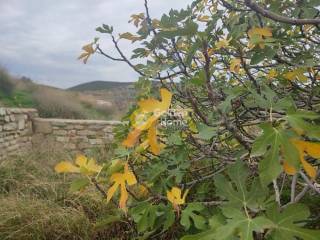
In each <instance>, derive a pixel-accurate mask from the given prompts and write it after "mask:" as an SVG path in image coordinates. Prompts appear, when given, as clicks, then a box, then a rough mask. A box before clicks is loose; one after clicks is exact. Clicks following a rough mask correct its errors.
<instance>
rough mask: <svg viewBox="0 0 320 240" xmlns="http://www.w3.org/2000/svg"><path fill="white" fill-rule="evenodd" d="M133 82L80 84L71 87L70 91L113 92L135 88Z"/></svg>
mask: <svg viewBox="0 0 320 240" xmlns="http://www.w3.org/2000/svg"><path fill="white" fill-rule="evenodd" d="M133 85H134V83H133V82H105V81H93V82H88V83H83V84H79V85H77V86H74V87H71V88H69V89H68V90H71V91H78V92H82V91H99V90H112V89H114V88H117V89H119V88H133Z"/></svg>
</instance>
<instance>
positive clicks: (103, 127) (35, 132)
mask: <svg viewBox="0 0 320 240" xmlns="http://www.w3.org/2000/svg"><path fill="white" fill-rule="evenodd" d="M118 124H120V122H117V121H100V120H74V119H49V118H39V117H38V112H37V110H36V109H23V108H0V159H3V158H4V157H6V156H9V155H15V154H20V153H21V152H24V151H26V150H30V149H32V147H36V146H37V145H39V144H44V145H46V144H50V145H55V146H57V147H59V148H63V149H66V150H68V151H77V152H84V151H86V150H90V149H93V148H101V147H105V146H106V145H108V144H110V142H111V141H112V139H113V133H112V132H113V128H114V127H115V126H116V125H118Z"/></svg>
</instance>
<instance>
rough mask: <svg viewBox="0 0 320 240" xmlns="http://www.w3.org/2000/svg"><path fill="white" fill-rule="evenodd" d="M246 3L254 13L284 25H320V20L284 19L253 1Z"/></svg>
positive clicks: (246, 1)
mask: <svg viewBox="0 0 320 240" xmlns="http://www.w3.org/2000/svg"><path fill="white" fill-rule="evenodd" d="M244 3H245V4H246V6H247V7H249V8H250V9H252V10H253V11H255V12H257V13H259V14H261V15H262V16H264V17H266V18H269V19H272V20H274V21H276V22H282V23H288V24H291V25H307V24H309V25H320V19H319V18H315V19H296V18H289V17H284V16H281V15H278V14H276V13H274V12H271V11H269V10H267V9H264V8H263V7H260V6H259V5H258V4H256V3H254V2H253V1H251V0H245V1H244Z"/></svg>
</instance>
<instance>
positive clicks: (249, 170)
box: [80, 0, 320, 240]
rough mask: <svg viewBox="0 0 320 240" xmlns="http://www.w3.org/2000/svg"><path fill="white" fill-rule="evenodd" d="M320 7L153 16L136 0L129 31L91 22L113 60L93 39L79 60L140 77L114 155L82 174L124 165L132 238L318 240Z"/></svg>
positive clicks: (206, 6)
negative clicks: (112, 64) (127, 44)
mask: <svg viewBox="0 0 320 240" xmlns="http://www.w3.org/2000/svg"><path fill="white" fill-rule="evenodd" d="M319 14H320V12H319V2H318V1H315V0H308V1H289V0H288V1H287V0H286V1H269V0H264V1H259V2H258V1H257V2H255V1H250V0H244V1H230V0H213V1H208V0H195V1H194V2H193V3H192V4H191V5H190V6H187V7H186V9H182V10H171V11H170V12H169V13H168V14H164V15H163V16H162V17H161V19H153V18H152V17H151V15H150V13H149V8H148V3H147V1H145V13H138V14H134V15H132V16H131V20H130V22H132V23H133V24H134V25H135V27H136V28H137V32H136V33H122V34H119V36H117V35H116V34H115V33H114V28H113V27H111V26H108V25H102V26H101V27H98V28H97V29H96V30H97V31H98V32H100V33H101V34H103V35H102V36H106V37H110V39H111V42H112V44H113V45H114V47H115V49H116V50H117V53H118V55H119V56H111V55H109V54H107V53H105V52H104V51H103V49H102V48H101V47H100V45H99V41H100V40H98V39H95V40H94V42H92V43H90V44H89V45H87V46H85V47H84V48H83V49H84V50H85V53H84V54H82V55H81V58H84V60H85V61H87V60H88V58H89V57H90V56H91V55H92V54H100V55H103V56H105V57H106V58H108V59H110V60H113V61H119V62H124V63H126V64H128V66H129V67H131V68H132V69H133V70H134V71H135V72H137V73H138V74H139V76H140V77H139V81H138V82H137V84H136V85H137V89H138V92H139V93H140V94H139V96H138V99H137V102H138V104H137V106H134V107H133V108H132V110H131V111H130V112H129V113H128V114H127V116H125V117H124V119H123V120H124V124H123V125H122V126H119V127H118V129H117V131H116V137H115V144H116V146H117V148H116V150H115V157H114V160H113V161H112V162H110V161H108V162H106V163H105V165H104V167H103V168H102V170H101V171H100V172H99V174H98V176H97V177H95V178H93V179H92V181H93V184H95V185H96V186H98V189H99V188H100V190H101V187H99V184H104V183H105V182H106V181H111V182H110V184H109V186H106V187H105V188H107V189H108V188H111V189H112V188H113V186H114V185H113V186H112V181H114V182H116V181H115V177H114V175H112V174H119V173H118V172H122V168H123V166H125V168H126V169H125V171H126V172H128V173H129V172H130V176H131V180H132V181H131V183H132V184H128V186H126V185H125V184H122V185H121V188H122V190H121V195H120V207H123V206H126V204H125V203H124V202H127V201H128V204H127V206H128V211H126V214H125V217H126V218H127V219H133V221H134V222H135V223H136V236H132V238H139V239H179V238H182V239H184V240H186V239H246V240H247V239H248V240H250V239H274V240H278V239H306V240H308V239H314V240H316V239H319V238H320V231H319V230H317V229H318V228H319V222H320V219H319V215H320V213H319V207H318V206H316V205H315V204H314V202H318V203H319V200H320V198H319V196H320V188H319V184H318V183H317V181H319V170H318V167H319V158H320V147H319V146H320V145H319V144H320V135H319V117H320V115H319V110H320V98H319V92H320V87H319V80H320V75H319V71H320V66H319V58H320V55H319V51H320V48H319V44H320V34H319V28H320V19H319V17H318V16H319ZM126 40H127V41H131V42H132V43H134V44H135V45H136V46H137V48H136V49H134V50H133V53H132V55H131V56H130V57H127V56H126V55H125V54H124V52H123V51H122V50H121V46H120V45H121V42H122V41H126ZM154 80H156V81H159V83H160V84H161V89H160V95H161V100H157V99H156V98H157V97H153V96H152V95H156V96H157V95H158V93H155V92H153V91H152V86H153V82H152V81H154ZM170 111H173V112H174V113H175V114H170ZM184 112H187V114H183V113H184ZM177 113H178V114H177ZM128 167H130V170H129V169H128ZM80 172H81V171H80ZM114 172H116V173H114ZM117 176H119V181H120V180H121V181H120V182H122V183H125V178H122V177H121V176H120V175H117ZM110 177H111V178H110ZM133 180H134V181H133ZM129 185H130V186H129ZM108 191H110V189H109V190H108ZM127 191H128V192H129V195H130V196H131V197H129V198H128V197H127ZM112 193H114V191H112ZM123 193H126V195H125V196H126V198H125V200H124V199H123V195H122V194H123ZM165 193H167V195H165ZM102 194H104V191H102ZM105 194H107V193H105ZM112 196H113V199H114V200H117V199H118V198H117V196H116V195H114V194H112ZM110 198H111V197H110V196H108V199H110ZM121 199H122V200H121ZM298 202H299V203H298ZM123 208H124V210H126V209H125V207H123ZM309 208H310V209H312V213H311V215H310V213H309V211H308V209H309Z"/></svg>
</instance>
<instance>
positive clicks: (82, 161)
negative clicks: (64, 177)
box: [55, 155, 102, 175]
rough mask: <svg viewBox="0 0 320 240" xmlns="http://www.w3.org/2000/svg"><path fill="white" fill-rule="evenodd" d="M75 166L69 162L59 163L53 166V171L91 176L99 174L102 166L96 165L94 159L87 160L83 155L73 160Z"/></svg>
mask: <svg viewBox="0 0 320 240" xmlns="http://www.w3.org/2000/svg"><path fill="white" fill-rule="evenodd" d="M75 163H76V165H73V164H72V163H70V162H66V161H63V162H60V163H58V164H57V165H56V166H55V171H56V172H58V173H62V172H65V173H66V172H69V173H82V174H85V175H92V174H96V173H99V172H100V171H101V169H102V166H100V165H98V164H97V163H96V161H95V160H94V159H92V158H91V159H88V158H87V157H86V156H84V155H78V156H77V157H76V160H75Z"/></svg>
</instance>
